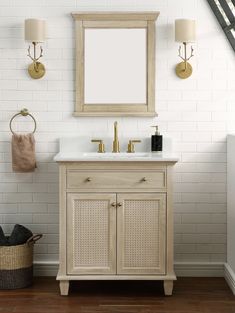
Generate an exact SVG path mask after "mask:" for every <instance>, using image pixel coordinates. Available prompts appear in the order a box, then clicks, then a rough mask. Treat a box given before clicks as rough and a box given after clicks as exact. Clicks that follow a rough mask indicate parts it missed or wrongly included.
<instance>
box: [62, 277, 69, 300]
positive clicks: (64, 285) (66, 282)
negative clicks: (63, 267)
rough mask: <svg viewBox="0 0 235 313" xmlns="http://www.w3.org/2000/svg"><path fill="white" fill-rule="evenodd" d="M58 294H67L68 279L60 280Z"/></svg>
mask: <svg viewBox="0 0 235 313" xmlns="http://www.w3.org/2000/svg"><path fill="white" fill-rule="evenodd" d="M60 294H61V296H67V295H68V294H69V280H60Z"/></svg>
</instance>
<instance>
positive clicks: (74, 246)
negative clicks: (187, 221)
mask: <svg viewBox="0 0 235 313" xmlns="http://www.w3.org/2000/svg"><path fill="white" fill-rule="evenodd" d="M73 148H74V147H73ZM55 161H56V162H58V163H59V171H60V267H59V272H58V276H57V280H59V281H60V291H61V295H68V290H69V281H70V280H162V281H164V291H165V294H166V295H171V294H172V289H173V281H174V280H175V279H176V276H175V273H174V269H173V211H172V168H173V165H174V164H175V163H176V162H177V158H175V157H173V156H171V155H169V154H168V155H167V154H164V153H163V154H160V155H159V154H154V153H107V154H105V153H95V152H86V153H82V152H75V151H74V152H71V151H70V152H69V148H68V145H67V146H66V144H64V145H63V144H62V145H61V151H60V153H59V154H57V156H56V157H55Z"/></svg>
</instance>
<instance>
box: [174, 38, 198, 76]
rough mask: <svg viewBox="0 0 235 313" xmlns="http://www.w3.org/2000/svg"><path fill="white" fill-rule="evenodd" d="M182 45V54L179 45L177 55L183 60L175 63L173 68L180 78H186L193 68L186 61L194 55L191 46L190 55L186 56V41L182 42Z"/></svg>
mask: <svg viewBox="0 0 235 313" xmlns="http://www.w3.org/2000/svg"><path fill="white" fill-rule="evenodd" d="M183 45H184V56H182V55H181V46H180V47H179V50H178V51H179V57H180V58H181V59H182V60H183V62H181V63H179V64H177V66H176V68H175V72H176V75H177V76H178V77H180V78H182V79H186V78H188V77H190V76H191V75H192V72H193V68H192V65H191V64H190V63H188V61H189V60H190V59H191V58H192V57H193V56H194V54H193V52H194V50H193V47H192V46H191V55H190V56H189V57H187V43H186V42H183Z"/></svg>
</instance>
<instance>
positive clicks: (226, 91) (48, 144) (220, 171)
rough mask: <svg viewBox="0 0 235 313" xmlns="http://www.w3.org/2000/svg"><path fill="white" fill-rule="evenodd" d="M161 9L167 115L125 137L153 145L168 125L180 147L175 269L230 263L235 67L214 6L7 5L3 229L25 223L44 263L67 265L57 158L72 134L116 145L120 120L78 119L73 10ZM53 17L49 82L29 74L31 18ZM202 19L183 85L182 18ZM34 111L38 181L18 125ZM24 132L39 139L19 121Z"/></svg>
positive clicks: (0, 142)
mask: <svg viewBox="0 0 235 313" xmlns="http://www.w3.org/2000/svg"><path fill="white" fill-rule="evenodd" d="M80 10H85V11H89V10H91V11H96V10H107V11H115V10H118V11H128V10H129V11H135V10H140V11H141V10H146V11H148V10H150V11H151V10H160V11H161V14H160V17H159V19H158V20H157V36H156V45H157V46H156V47H157V49H156V50H157V53H156V75H157V79H156V108H157V111H158V114H159V116H158V117H157V118H153V119H147V118H138V119H137V118H117V120H118V122H119V129H120V135H121V136H125V135H127V136H128V137H134V136H135V137H138V136H141V137H143V136H150V134H151V129H150V126H151V125H154V124H158V125H159V126H160V129H161V132H162V133H163V135H164V136H169V137H172V138H173V139H174V141H175V145H174V146H175V151H176V152H177V154H178V155H179V159H180V162H179V163H178V164H177V165H176V167H175V175H174V212H175V260H176V261H182V262H220V261H225V259H226V134H227V132H233V131H235V122H234V120H235V106H234V100H235V88H234V86H235V79H234V72H235V63H234V52H233V51H232V49H231V47H230V45H229V44H228V42H227V40H226V38H225V36H224V34H223V32H222V30H221V29H220V26H219V25H218V22H217V20H216V19H215V16H214V14H213V13H212V11H211V9H210V8H209V6H208V5H207V3H206V1H204V0H181V1H176V0H40V1H38V0H1V1H0V132H1V136H0V177H1V179H0V223H1V225H3V228H4V230H5V231H6V232H7V233H9V232H10V231H11V229H12V227H13V225H14V224H15V223H22V224H24V225H25V226H27V227H29V228H30V229H31V230H32V231H33V232H35V233H43V234H44V237H43V239H41V240H40V243H39V244H37V245H36V250H35V252H36V253H35V258H36V260H38V261H57V260H58V230H59V228H58V211H59V208H58V199H59V196H58V179H59V177H58V166H57V165H56V164H55V163H54V162H53V156H54V154H55V153H56V152H57V151H58V138H59V137H61V136H64V135H77V136H79V135H81V136H82V135H84V134H87V135H88V136H97V135H99V137H102V136H107V134H108V135H109V136H112V131H113V121H114V120H115V119H114V118H96V117H94V118H75V117H73V116H72V112H73V106H74V100H75V93H74V89H75V82H74V79H75V60H74V57H75V51H74V46H75V43H74V23H73V19H72V17H71V15H70V13H71V12H72V11H80ZM30 17H35V18H37V17H42V18H46V19H47V21H48V24H49V38H48V40H47V42H46V43H45V44H44V57H43V63H44V64H45V66H46V69H47V73H46V75H45V77H44V78H43V79H41V80H32V79H31V78H30V77H29V76H28V74H27V66H28V63H29V62H30V60H29V58H28V57H27V56H26V54H27V47H28V46H27V43H25V42H24V38H23V24H24V19H25V18H30ZM180 17H184V18H195V19H196V20H197V28H198V36H197V43H195V44H194V47H195V57H194V58H193V59H192V61H191V63H192V65H193V69H194V72H193V75H192V76H191V77H190V78H189V79H187V80H180V79H178V78H177V77H176V76H175V74H174V67H175V65H176V63H178V62H179V61H180V59H179V58H178V56H177V54H178V51H177V49H178V45H177V44H176V43H175V42H174V31H173V23H174V20H175V19H176V18H180ZM23 107H27V108H28V109H29V110H30V112H31V113H32V114H33V115H34V116H35V118H36V119H37V122H38V129H37V133H36V135H35V137H36V151H37V161H38V169H37V170H36V172H35V173H28V174H16V173H13V172H12V169H11V147H10V140H11V133H10V132H9V119H10V118H11V116H12V115H13V114H15V113H16V112H17V111H18V110H20V109H21V108H23ZM13 127H14V129H15V130H17V131H20V132H24V131H30V129H32V124H31V122H28V121H27V122H26V119H25V118H19V119H17V121H15V122H14V125H13Z"/></svg>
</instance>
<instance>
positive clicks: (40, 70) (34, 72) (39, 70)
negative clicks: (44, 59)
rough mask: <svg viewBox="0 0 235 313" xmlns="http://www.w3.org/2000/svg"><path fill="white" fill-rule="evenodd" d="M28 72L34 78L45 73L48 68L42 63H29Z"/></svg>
mask: <svg viewBox="0 0 235 313" xmlns="http://www.w3.org/2000/svg"><path fill="white" fill-rule="evenodd" d="M28 72H29V75H30V76H31V77H32V78H34V79H39V78H41V77H43V76H44V75H45V73H46V69H45V66H44V65H43V64H42V63H40V62H36V63H31V64H30V65H29V67H28Z"/></svg>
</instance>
